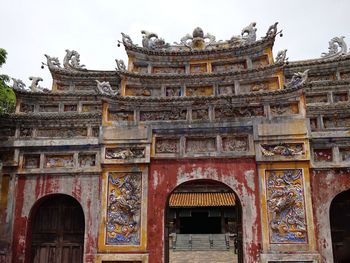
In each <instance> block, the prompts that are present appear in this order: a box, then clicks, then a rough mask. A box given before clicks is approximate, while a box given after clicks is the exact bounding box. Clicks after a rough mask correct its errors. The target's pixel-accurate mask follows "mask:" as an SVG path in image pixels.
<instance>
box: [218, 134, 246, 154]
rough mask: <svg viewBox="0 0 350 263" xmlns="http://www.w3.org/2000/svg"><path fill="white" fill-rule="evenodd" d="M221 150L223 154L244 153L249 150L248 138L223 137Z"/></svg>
mask: <svg viewBox="0 0 350 263" xmlns="http://www.w3.org/2000/svg"><path fill="white" fill-rule="evenodd" d="M222 150H223V151H224V152H246V151H248V150H249V141H248V136H244V137H243V136H223V137H222Z"/></svg>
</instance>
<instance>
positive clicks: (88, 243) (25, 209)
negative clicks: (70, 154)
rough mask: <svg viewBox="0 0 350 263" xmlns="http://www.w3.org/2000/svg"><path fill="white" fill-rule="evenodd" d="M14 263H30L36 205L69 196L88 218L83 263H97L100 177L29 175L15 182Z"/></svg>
mask: <svg viewBox="0 0 350 263" xmlns="http://www.w3.org/2000/svg"><path fill="white" fill-rule="evenodd" d="M15 191H16V200H15V216H14V218H15V220H14V231H13V260H12V262H13V263H20V262H28V261H27V260H28V259H26V258H25V252H26V249H28V247H26V245H27V244H28V243H27V231H28V226H29V224H28V223H29V222H28V219H29V217H30V212H31V209H32V207H33V205H34V204H35V203H36V202H37V201H38V200H39V199H40V198H42V197H45V196H47V195H50V194H57V193H59V194H67V195H70V196H73V197H74V198H76V199H77V200H78V201H79V203H80V204H81V206H82V209H83V211H84V216H85V238H84V260H85V261H84V262H86V263H90V262H94V257H95V254H96V248H97V233H98V222H99V216H100V214H99V213H98V211H100V176H99V175H64V176H62V175H27V176H19V177H18V178H17V182H16V190H15Z"/></svg>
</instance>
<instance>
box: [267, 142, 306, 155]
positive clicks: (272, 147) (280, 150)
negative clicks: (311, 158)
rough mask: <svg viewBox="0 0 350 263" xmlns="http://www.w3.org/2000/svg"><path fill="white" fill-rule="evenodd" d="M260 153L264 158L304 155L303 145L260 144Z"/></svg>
mask: <svg viewBox="0 0 350 263" xmlns="http://www.w3.org/2000/svg"><path fill="white" fill-rule="evenodd" d="M260 149H261V153H262V155H264V156H267V157H269V156H284V157H290V156H295V155H304V154H305V150H304V144H303V143H280V144H261V145H260Z"/></svg>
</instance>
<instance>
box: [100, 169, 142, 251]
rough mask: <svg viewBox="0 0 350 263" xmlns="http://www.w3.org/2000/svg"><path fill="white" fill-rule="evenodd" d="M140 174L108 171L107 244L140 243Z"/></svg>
mask: <svg viewBox="0 0 350 263" xmlns="http://www.w3.org/2000/svg"><path fill="white" fill-rule="evenodd" d="M141 178H142V175H141V174H140V173H113V172H110V173H108V182H107V196H108V200H107V210H106V221H107V222H106V225H105V231H106V240H105V244H107V245H140V236H141V234H140V233H141V226H140V224H141V196H142V180H141Z"/></svg>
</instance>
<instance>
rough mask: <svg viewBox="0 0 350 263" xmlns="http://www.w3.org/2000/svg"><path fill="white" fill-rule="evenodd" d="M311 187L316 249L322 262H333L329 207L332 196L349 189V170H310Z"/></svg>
mask: <svg viewBox="0 0 350 263" xmlns="http://www.w3.org/2000/svg"><path fill="white" fill-rule="evenodd" d="M310 175H311V189H312V200H313V209H314V218H315V226H316V239H317V246H318V250H319V252H320V254H321V256H322V261H321V262H322V263H333V251H332V239H331V229H330V219H329V209H330V205H331V202H332V200H333V199H334V197H335V196H336V195H337V194H339V193H341V192H343V191H345V190H348V189H350V170H349V169H334V170H333V169H332V170H312V171H311V173H310Z"/></svg>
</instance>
